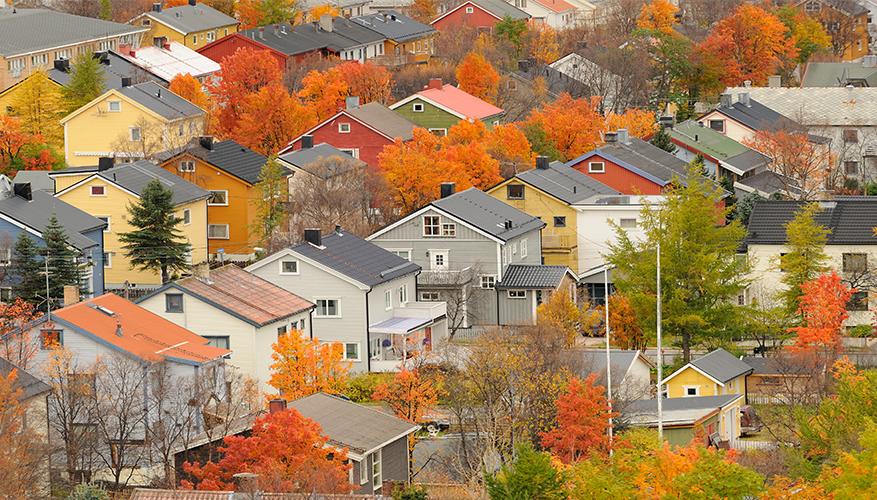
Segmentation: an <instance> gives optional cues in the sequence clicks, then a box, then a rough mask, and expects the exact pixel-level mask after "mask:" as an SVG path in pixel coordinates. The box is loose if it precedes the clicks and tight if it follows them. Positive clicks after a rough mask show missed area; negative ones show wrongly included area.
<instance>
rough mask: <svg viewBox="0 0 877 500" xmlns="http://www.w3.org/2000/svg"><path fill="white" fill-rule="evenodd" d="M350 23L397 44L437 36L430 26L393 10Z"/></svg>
mask: <svg viewBox="0 0 877 500" xmlns="http://www.w3.org/2000/svg"><path fill="white" fill-rule="evenodd" d="M351 21H353V22H355V23H358V24H361V25H363V26H365V27H366V28H368V29H370V30H374V31H376V32H377V33H379V34H380V35H381V36H383V37H385V38H386V39H388V40H393V41H394V42H399V43H404V42H410V41H412V40H419V39H421V38H424V37H428V36H432V35H437V34H438V30H436V29H435V28H433V27H432V26H430V25H428V24H423V23H421V22H420V21H415V20H414V19H411V18H410V17H408V16H405V15H402V14H400V13H398V12H396V11H393V10H388V11H385V12H383V13H378V14H369V15H367V16H360V17H354V18H353V19H351Z"/></svg>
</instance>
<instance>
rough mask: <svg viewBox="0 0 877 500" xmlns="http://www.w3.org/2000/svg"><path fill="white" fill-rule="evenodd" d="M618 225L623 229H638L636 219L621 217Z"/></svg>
mask: <svg viewBox="0 0 877 500" xmlns="http://www.w3.org/2000/svg"><path fill="white" fill-rule="evenodd" d="M618 226H619V227H621V229H636V219H620V220H619V221H618Z"/></svg>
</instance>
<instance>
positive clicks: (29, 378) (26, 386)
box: [0, 358, 52, 402]
mask: <svg viewBox="0 0 877 500" xmlns="http://www.w3.org/2000/svg"><path fill="white" fill-rule="evenodd" d="M12 370H15V376H16V378H15V389H16V390H17V389H21V401H22V402H26V401H27V400H29V399H30V398H32V397H34V396H38V395H40V394H45V393H47V392H50V391H51V390H52V388H51V387H50V386H49V385H48V384H46V383H45V382H43V381H41V380H40V379H38V378H36V377H34V376H33V375H31V374H30V373H28V372H26V371H24V370H22V369H21V368H19V367H17V366H15V365H14V364H12V363H11V362H9V361H8V360H6V359H4V358H0V375H3V376H4V377H7V376H9V374H10V373H11V372H12Z"/></svg>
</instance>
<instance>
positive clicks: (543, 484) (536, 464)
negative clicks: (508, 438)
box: [484, 445, 569, 500]
mask: <svg viewBox="0 0 877 500" xmlns="http://www.w3.org/2000/svg"><path fill="white" fill-rule="evenodd" d="M517 452H518V459H517V460H516V461H515V463H514V465H512V466H511V467H506V466H504V467H503V468H502V470H500V471H499V472H498V473H497V474H495V475H494V474H485V475H484V483H485V485H486V486H487V494H488V495H489V496H490V500H517V499H524V498H532V499H534V500H535V499H539V500H565V499H566V498H569V497H568V496H567V492H566V491H565V487H564V483H565V482H566V477H567V475H566V473H565V472H563V471H559V470H558V469H557V468H556V467H555V466H554V464H552V463H551V462H552V457H551V455H549V454H548V453H540V452H537V451H535V450H533V448H532V447H531V446H529V445H522V446H520V447H519V448H518V450H517Z"/></svg>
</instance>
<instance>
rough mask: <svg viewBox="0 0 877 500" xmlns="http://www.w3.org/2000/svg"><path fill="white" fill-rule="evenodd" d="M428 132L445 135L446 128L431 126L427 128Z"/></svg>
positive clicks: (446, 132) (440, 135)
mask: <svg viewBox="0 0 877 500" xmlns="http://www.w3.org/2000/svg"><path fill="white" fill-rule="evenodd" d="M429 133H430V134H432V135H434V136H436V137H447V135H448V129H446V128H431V129H429Z"/></svg>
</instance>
